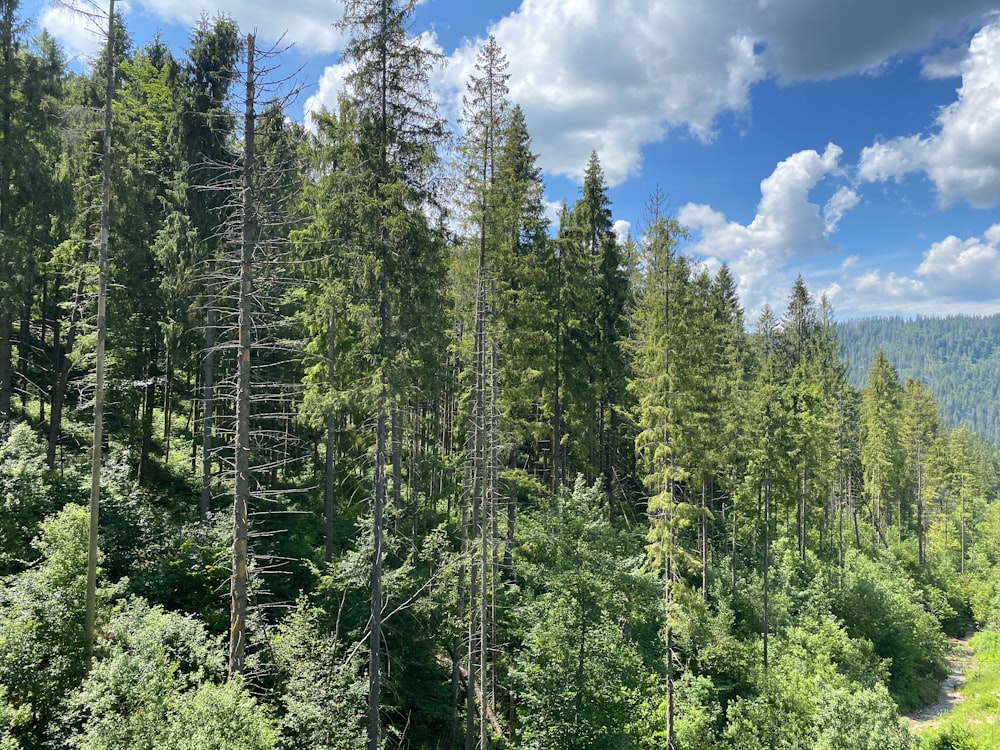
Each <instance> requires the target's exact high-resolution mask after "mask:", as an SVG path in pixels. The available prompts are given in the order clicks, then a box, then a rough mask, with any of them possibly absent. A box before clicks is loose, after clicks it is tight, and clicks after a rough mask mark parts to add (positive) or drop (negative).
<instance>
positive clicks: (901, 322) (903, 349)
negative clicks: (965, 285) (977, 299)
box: [837, 315, 1000, 445]
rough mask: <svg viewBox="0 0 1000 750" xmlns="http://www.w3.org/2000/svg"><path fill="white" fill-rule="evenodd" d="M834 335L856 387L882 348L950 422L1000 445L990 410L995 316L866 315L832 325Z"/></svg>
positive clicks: (997, 371)
mask: <svg viewBox="0 0 1000 750" xmlns="http://www.w3.org/2000/svg"><path fill="white" fill-rule="evenodd" d="M837 338H838V339H839V340H840V343H841V345H842V347H843V356H844V360H845V361H846V362H847V363H848V365H849V366H848V379H849V380H850V382H851V383H853V384H854V385H856V386H859V387H860V386H861V385H862V384H863V383H864V378H865V373H866V372H867V371H868V368H869V367H870V366H871V362H872V359H873V358H874V356H875V353H876V352H877V351H878V350H879V349H882V350H883V351H885V354H886V356H888V357H889V359H891V360H892V362H893V364H895V365H896V367H897V368H898V370H899V376H900V378H903V379H905V378H908V377H912V378H916V379H917V380H922V381H923V382H924V383H925V384H926V385H927V388H928V390H929V391H930V392H931V393H932V394H933V395H934V398H935V400H936V401H937V402H938V404H939V405H940V408H941V417H942V418H943V419H944V420H945V422H947V423H948V424H950V425H955V426H958V425H965V426H966V427H968V428H969V429H970V430H972V431H973V432H975V433H976V434H977V435H979V436H981V437H983V438H985V439H986V440H988V441H990V442H991V443H993V444H994V445H1000V420H998V416H997V410H996V408H995V404H996V400H997V383H1000V315H987V316H982V317H973V316H963V315H954V316H949V317H946V318H915V319H912V320H906V319H903V318H892V317H890V318H868V319H865V320H852V321H846V322H842V323H838V324H837Z"/></svg>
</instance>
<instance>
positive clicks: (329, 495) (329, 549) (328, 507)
mask: <svg viewBox="0 0 1000 750" xmlns="http://www.w3.org/2000/svg"><path fill="white" fill-rule="evenodd" d="M335 335H336V315H335V313H334V311H333V306H332V305H331V307H330V323H329V329H328V331H327V352H326V356H327V359H328V360H329V361H328V363H327V375H326V384H327V387H328V388H329V390H330V393H329V396H330V398H331V399H332V398H333V389H334V382H335V381H334V375H335V374H336V357H337V342H336V338H335ZM336 450H337V415H336V413H335V412H334V408H333V403H332V401H331V403H330V405H329V406H328V407H327V412H326V495H325V516H326V546H325V549H324V551H323V559H324V560H325V561H326V562H331V561H332V560H333V511H334V507H333V490H334V482H333V480H334V477H333V472H334V469H335V467H336V461H335V458H336V457H335V455H334V452H335V451H336Z"/></svg>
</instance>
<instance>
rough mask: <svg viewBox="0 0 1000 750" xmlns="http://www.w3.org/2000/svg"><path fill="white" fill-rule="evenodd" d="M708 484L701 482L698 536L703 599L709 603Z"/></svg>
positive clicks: (703, 480)
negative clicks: (699, 538)
mask: <svg viewBox="0 0 1000 750" xmlns="http://www.w3.org/2000/svg"><path fill="white" fill-rule="evenodd" d="M707 494H708V482H706V481H705V479H704V478H702V480H701V513H700V514H699V519H698V535H699V536H700V537H701V540H700V541H701V549H700V552H701V598H702V600H703V601H706V602H707V601H708V498H707Z"/></svg>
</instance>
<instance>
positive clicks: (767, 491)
mask: <svg viewBox="0 0 1000 750" xmlns="http://www.w3.org/2000/svg"><path fill="white" fill-rule="evenodd" d="M770 557H771V480H770V479H768V478H765V479H764V575H763V584H762V594H763V609H764V613H763V614H764V617H763V619H764V623H763V625H764V674H767V641H768V635H769V633H768V621H767V619H768V615H769V612H768V604H769V602H768V596H769V591H768V585H767V577H768V573H769V572H770V568H771V559H770Z"/></svg>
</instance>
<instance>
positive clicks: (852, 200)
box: [823, 187, 861, 234]
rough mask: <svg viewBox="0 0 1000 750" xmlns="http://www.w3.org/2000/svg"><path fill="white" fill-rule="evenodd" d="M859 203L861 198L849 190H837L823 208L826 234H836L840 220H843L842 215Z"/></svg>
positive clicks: (845, 188) (844, 188)
mask: <svg viewBox="0 0 1000 750" xmlns="http://www.w3.org/2000/svg"><path fill="white" fill-rule="evenodd" d="M860 202H861V196H859V195H858V194H857V193H856V192H855V191H853V190H851V188H848V187H842V188H840V189H839V190H837V192H836V193H834V194H833V196H832V197H831V198H830V200H828V201H827V202H826V206H825V207H824V208H823V221H824V224H825V226H826V232H827V234H833V233H834V232H836V231H837V226H838V225H839V224H840V220H841V219H843V218H844V214H846V213H847V212H848V211H850V210H851V209H853V208H855V207H856V206H857V205H858V203H860Z"/></svg>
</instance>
